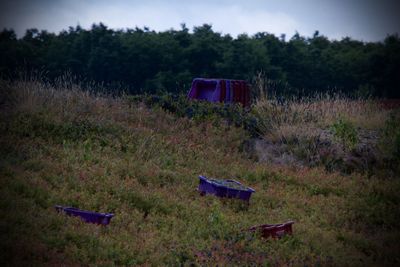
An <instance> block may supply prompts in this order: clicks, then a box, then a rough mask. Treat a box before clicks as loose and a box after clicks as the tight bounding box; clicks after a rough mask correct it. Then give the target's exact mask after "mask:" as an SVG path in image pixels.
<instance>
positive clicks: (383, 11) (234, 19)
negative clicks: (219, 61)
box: [0, 0, 400, 41]
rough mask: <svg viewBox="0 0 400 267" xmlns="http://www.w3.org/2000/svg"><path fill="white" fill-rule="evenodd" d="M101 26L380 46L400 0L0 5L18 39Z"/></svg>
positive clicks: (4, 24) (0, 15)
mask: <svg viewBox="0 0 400 267" xmlns="http://www.w3.org/2000/svg"><path fill="white" fill-rule="evenodd" d="M99 22H103V23H104V24H105V25H107V26H108V27H110V28H114V29H125V28H134V27H135V26H138V27H140V28H142V27H143V26H148V27H150V29H152V30H156V31H164V30H168V29H171V28H175V29H179V28H180V24H181V23H186V25H187V27H188V28H190V29H192V27H193V26H200V25H202V24H204V23H209V24H212V25H213V29H214V30H215V31H218V32H222V33H223V34H231V35H232V36H237V34H240V33H248V34H250V35H251V34H254V33H256V32H270V33H274V34H276V35H278V36H279V35H281V34H283V33H284V34H286V35H287V36H288V37H289V38H290V37H291V36H292V35H293V34H294V33H295V32H296V31H297V32H299V33H300V34H301V35H305V36H311V35H312V34H313V33H314V32H315V30H319V32H320V33H321V34H323V35H325V36H328V37H329V38H331V39H341V38H342V37H345V36H350V37H352V38H354V39H358V40H363V41H379V40H383V39H384V38H385V37H386V36H387V34H393V33H399V32H400V0H399V1H396V0H276V1H273V0H243V1H239V0H231V1H228V0H198V1H193V0H184V1H178V0H155V1H150V0H149V1H144V0H143V1H137V0H114V1H112V0H30V1H29V0H27V1H24V0H14V1H11V0H0V29H3V28H8V29H10V28H12V29H14V30H15V31H16V33H17V34H18V36H19V37H21V36H22V35H23V34H24V32H25V30H26V29H27V28H37V29H45V30H48V31H50V32H59V31H60V30H62V29H67V28H68V27H69V26H76V25H78V24H79V25H80V26H82V27H83V28H89V27H90V26H91V24H93V23H99Z"/></svg>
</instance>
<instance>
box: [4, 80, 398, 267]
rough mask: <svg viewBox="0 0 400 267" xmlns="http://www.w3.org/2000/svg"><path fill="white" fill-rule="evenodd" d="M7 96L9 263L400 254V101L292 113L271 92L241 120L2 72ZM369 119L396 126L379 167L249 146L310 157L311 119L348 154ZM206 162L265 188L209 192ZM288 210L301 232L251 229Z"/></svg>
mask: <svg viewBox="0 0 400 267" xmlns="http://www.w3.org/2000/svg"><path fill="white" fill-rule="evenodd" d="M319 103H321V102H319ZM332 103H333V104H334V102H332V101H331V102H329V101H328V102H327V104H325V105H324V106H323V107H327V106H328V105H330V104H332ZM0 104H1V115H0V116H1V120H0V132H1V138H0V148H1V150H0V151H1V162H0V183H1V186H0V190H1V192H0V194H1V200H0V210H1V217H2V219H1V220H0V234H1V239H2V242H1V243H0V250H1V256H0V263H1V264H2V265H3V266H4V265H13V266H15V265H18V266H26V265H40V266H43V265H52V266H54V265H57V266H58V265H67V266H70V265H72V266H74V265H94V266H110V265H111V266H112V265H125V266H131V265H143V266H159V265H172V266H176V265H191V264H194V265H213V266H215V265H219V266H225V265H265V266H315V265H320V266H321V265H322V266H396V265H397V266H398V265H399V264H400V256H399V255H400V254H399V253H398V252H399V245H398V240H399V239H400V231H399V228H400V216H399V215H400V211H399V203H400V196H399V193H398V192H399V190H400V180H399V177H398V175H397V172H396V170H397V169H396V168H397V167H398V166H397V163H398V161H397V159H398V158H396V157H397V156H398V154H396V153H399V151H397V150H396V144H397V143H396V142H400V141H399V140H400V139H399V140H397V139H398V137H396V136H397V135H393V134H392V133H396V132H397V131H398V124H397V118H398V117H396V116H398V115H397V113H390V112H389V111H387V112H386V111H381V112H380V113H375V111H379V108H378V109H374V110H373V112H371V114H374V115H373V116H372V115H371V114H368V113H365V109H361V110H358V111H357V110H356V109H354V114H352V113H349V112H347V114H348V117H346V118H343V117H333V118H331V117H330V116H331V115H332V114H336V113H334V112H333V111H331V112H330V111H325V113H321V114H320V117H318V118H322V119H315V117H313V114H316V113H313V114H311V115H310V114H309V115H307V111H309V110H311V108H312V107H315V109H316V110H318V112H323V109H320V108H319V106H317V102H315V103H314V104H312V103H310V104H308V106H304V107H302V109H299V107H301V106H300V105H298V106H294V105H292V106H291V107H289V108H291V111H290V112H289V111H288V109H284V108H283V107H282V106H280V105H277V104H273V103H271V102H268V103H267V102H259V103H256V105H255V106H254V107H253V110H252V111H250V115H251V116H252V117H251V118H249V119H248V122H247V120H242V119H240V123H236V125H235V123H230V122H229V120H227V119H218V118H219V117H221V116H219V117H218V116H217V115H215V114H216V113H218V112H216V113H215V112H214V113H210V114H211V115H212V116H211V115H210V114H209V115H210V116H208V115H207V114H208V113H207V112H205V113H204V112H203V113H201V114H203V115H202V116H197V117H196V116H192V115H193V114H192V113H191V114H192V115H190V116H184V112H183V113H182V114H179V116H178V115H177V110H176V109H175V110H174V112H172V111H171V110H170V109H168V108H165V107H164V108H163V107H161V106H159V105H153V106H151V105H147V104H146V103H145V102H143V101H141V100H139V101H138V99H132V97H126V96H122V97H110V96H107V95H100V94H93V93H90V92H88V91H83V90H81V89H80V88H79V86H75V85H68V86H66V85H58V86H50V85H46V84H43V83H41V82H36V81H20V82H12V83H9V82H4V81H2V82H1V98H0ZM338 105H339V104H338V103H337V106H338ZM348 105H352V103H351V102H348ZM369 107H370V106H368V108H369ZM332 108H333V107H332ZM282 109H283V110H284V111H283V112H282ZM293 110H294V111H293ZM273 112H275V113H273ZM296 112H297V113H296ZM295 113H296V114H297V115H293V114H295ZM364 113H365V114H364ZM213 114H214V115H215V116H214V115H213ZM238 114H239V113H238ZM271 114H272V115H271ZM285 114H286V115H285ZM324 114H325V115H324ZM239 115H240V114H239ZM288 115H290V116H291V117H290V118H292V120H291V119H290V118H289V117H288ZM292 115H293V116H292ZM240 116H242V115H240ZM240 116H239V117H240ZM360 116H364V117H361V118H360ZM365 116H368V117H369V118H370V122H371V123H369V124H368V125H365V124H366V121H365V119H364V118H365ZM374 116H375V117H374ZM240 118H242V117H240ZM293 118H297V120H296V121H294V120H293ZM315 120H316V121H315ZM231 121H233V122H236V121H237V120H236V119H234V118H231ZM254 122H256V126H257V127H256V126H254V125H253V124H254ZM311 122H312V123H311ZM363 123H364V124H363ZM251 125H253V126H251ZM316 125H317V126H318V127H315V126H316ZM349 125H350V126H349ZM237 126H240V127H237ZM289 126H290V127H289ZM294 126H297V127H298V128H297V129H296V128H294ZM306 126H309V127H306ZM301 127H303V128H301ZM359 127H363V129H364V128H365V129H367V130H371V131H377V132H379V133H380V134H379V135H380V136H385V134H386V135H387V136H388V137H387V138H386V139H382V140H383V141H379V140H381V139H379V140H378V139H377V140H378V141H377V142H376V143H377V147H380V145H381V144H383V145H382V147H383V148H382V149H380V150H379V151H382V154H379V153H381V152H379V153H377V154H376V155H378V156H379V155H385V156H382V157H378V156H376V160H375V161H373V162H371V163H369V164H372V165H374V166H380V167H379V168H372V169H371V171H361V170H359V169H357V168H354V169H352V171H348V169H346V168H345V169H343V168H342V167H340V168H328V167H329V166H331V165H329V164H325V163H326V162H325V161H324V160H323V159H320V160H319V161H315V162H317V163H318V164H311V163H313V162H314V161H313V162H311V160H310V159H311V158H312V157H307V155H305V156H302V159H306V160H303V161H302V164H300V165H285V164H276V163H274V162H272V161H260V160H257V156H256V157H254V155H251V154H252V153H251V152H249V151H248V150H247V149H246V143H248V140H251V139H252V138H254V133H257V134H258V138H261V139H264V140H266V142H268V143H274V142H275V143H276V142H281V143H282V144H284V145H285V149H284V150H285V151H286V152H287V151H289V152H290V151H292V152H293V153H292V154H294V155H297V157H298V158H300V157H301V155H303V154H304V153H303V152H304V151H313V153H314V154H315V153H317V152H318V153H320V152H321V151H320V150H318V149H319V147H318V149H317V150H310V149H309V147H307V149H305V150H304V149H303V150H302V151H303V152H301V151H300V152H301V153H300V152H299V147H300V148H302V146H301V144H303V142H302V141H301V140H303V139H302V138H303V137H302V136H299V132H300V130H299V129H309V130H310V131H312V132H313V133H315V132H317V133H318V134H317V135H309V136H319V138H320V139H321V138H322V139H323V137H324V136H326V135H327V134H326V131H324V129H330V130H331V131H330V133H331V136H328V137H327V138H331V137H332V138H333V139H334V140H336V141H332V144H334V143H335V142H336V143H337V144H336V143H335V144H336V145H335V147H334V148H335V149H342V150H341V151H344V152H343V153H346V151H347V152H349V151H353V150H354V149H355V148H357V147H359V144H360V143H362V142H358V141H359V139H360V137H359V136H358V134H356V137H354V131H353V130H352V129H353V128H354V129H356V131H357V133H358V132H360V130H359ZM396 127H397V128H396ZM252 129H253V130H254V132H252ZM318 129H319V130H318ZM321 129H322V130H321ZM343 129H344V130H343ZM305 132H307V131H305ZM387 132H389V133H388V134H387ZM399 136H400V135H399ZM353 137H354V138H355V139H354V138H353ZM396 138H397V139H396ZM324 140H325V139H324ZM324 142H325V141H324ZM324 142H322V141H321V143H322V144H326V142H325V143H324ZM384 144H386V146H385V145H384ZM388 144H389V145H388ZM311 147H312V146H311ZM322 148H324V149H326V148H327V146H324V147H322ZM322 148H321V149H322ZM329 148H330V146H329ZM335 151H336V150H335ZM295 152H296V153H297V154H296V153H295ZM282 153H284V152H282ZM306 154H307V153H306ZM314 154H313V155H314ZM339 154H340V153H339ZM334 155H335V157H336V155H337V154H334ZM346 155H347V154H346ZM346 155H345V156H346ZM328 159H329V160H330V158H328ZM361 159H364V158H363V157H361ZM381 159H382V160H381ZM383 159H384V160H383ZM329 160H328V161H329ZM310 162H311V163H310ZM329 162H330V161H329ZM338 162H342V163H343V162H345V160H342V161H340V159H339V161H338ZM385 162H389V163H390V164H389V165H387V164H386V163H385ZM306 163H307V164H306ZM308 163H310V164H308ZM385 164H386V165H385ZM339 165H340V164H339ZM342 165H343V166H347V165H345V164H344V163H343V164H342ZM342 165H340V166H342ZM335 166H336V165H335ZM362 166H364V165H362ZM375 169H377V170H375ZM198 175H206V176H211V177H217V178H233V179H237V180H239V181H241V182H242V183H244V184H245V185H248V186H250V187H252V188H254V189H255V190H256V193H254V194H253V196H252V198H251V201H250V205H249V206H246V205H243V204H242V203H240V201H235V200H221V199H218V198H216V197H213V196H204V197H202V196H200V195H199V193H198V192H197V190H196V189H197V185H198V178H197V177H198ZM54 205H64V206H74V207H78V208H81V209H86V210H94V211H99V212H112V213H114V214H115V217H114V218H113V219H112V220H111V223H110V225H108V226H106V227H102V226H97V225H93V224H85V223H83V222H81V221H80V220H79V219H77V218H72V217H67V216H64V215H63V214H59V213H57V212H56V211H55V209H54ZM287 220H293V221H295V224H294V226H293V229H294V234H293V235H292V236H285V237H283V238H282V239H279V240H264V239H262V238H260V237H259V236H257V235H252V234H250V233H248V232H246V231H245V229H248V228H250V227H251V226H254V225H257V224H265V223H281V222H285V221H287Z"/></svg>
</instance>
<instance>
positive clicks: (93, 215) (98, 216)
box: [55, 205, 114, 225]
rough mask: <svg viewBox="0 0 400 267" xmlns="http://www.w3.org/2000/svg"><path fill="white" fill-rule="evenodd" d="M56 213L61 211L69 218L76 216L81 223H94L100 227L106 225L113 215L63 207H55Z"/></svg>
mask: <svg viewBox="0 0 400 267" xmlns="http://www.w3.org/2000/svg"><path fill="white" fill-rule="evenodd" d="M55 208H56V210H57V211H58V212H61V211H63V212H64V213H65V214H67V215H69V216H77V217H80V218H81V219H82V220H83V221H85V222H87V223H95V224H101V225H107V224H109V223H110V220H111V218H112V217H114V214H113V213H99V212H93V211H87V210H80V209H77V208H72V207H63V206H58V205H57V206H55Z"/></svg>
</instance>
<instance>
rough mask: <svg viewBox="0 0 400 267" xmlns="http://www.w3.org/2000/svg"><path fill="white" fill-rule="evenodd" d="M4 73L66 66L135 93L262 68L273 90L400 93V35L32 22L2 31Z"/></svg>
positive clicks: (180, 88)
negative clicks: (45, 26)
mask: <svg viewBox="0 0 400 267" xmlns="http://www.w3.org/2000/svg"><path fill="white" fill-rule="evenodd" d="M0 59H1V60H0V75H1V76H2V77H3V78H14V77H15V75H16V73H18V71H21V70H23V71H25V72H26V71H27V72H30V71H34V70H35V71H40V72H41V73H42V74H43V75H45V76H46V77H47V78H48V79H49V80H52V79H54V78H56V77H59V76H60V75H63V74H64V73H66V72H69V73H72V74H73V75H75V76H76V77H78V79H80V80H81V81H83V82H85V81H95V82H102V83H104V84H105V85H109V86H110V87H112V86H115V87H117V85H122V86H124V87H126V88H129V91H130V92H131V93H142V92H149V93H154V92H158V91H167V92H173V93H179V92H184V91H187V90H188V88H189V86H190V83H191V80H192V79H193V78H194V77H223V78H231V79H246V80H248V81H252V79H253V77H254V76H255V74H257V73H259V72H260V71H262V72H263V74H264V75H265V77H267V78H268V80H269V81H273V82H269V83H268V84H269V86H270V89H271V90H275V91H276V93H277V94H280V93H284V92H285V93H297V94H298V93H301V94H312V93H314V92H316V91H317V92H325V91H332V90H334V91H341V92H344V93H348V94H364V95H365V94H372V95H375V96H381V97H382V96H383V97H400V39H399V37H398V36H397V35H391V36H388V37H387V38H386V39H385V40H384V41H383V42H368V43H366V42H361V41H357V40H353V39H351V38H343V39H342V40H340V41H337V40H333V41H331V40H329V39H328V38H326V37H325V36H322V35H320V34H319V33H318V32H315V34H314V35H313V36H312V37H304V36H301V35H299V34H297V33H296V34H295V35H294V36H292V37H291V38H290V39H286V37H285V36H284V35H282V36H279V37H276V36H275V35H273V34H269V33H257V34H255V35H253V36H248V35H245V34H242V35H239V36H238V37H237V38H232V37H231V36H229V35H222V34H220V33H218V32H214V31H213V30H212V27H211V26H210V25H207V24H204V25H202V26H199V27H194V28H193V33H191V32H189V29H188V28H187V27H186V26H185V25H182V27H181V29H180V30H168V31H164V32H155V31H151V30H149V29H148V28H146V27H145V28H143V29H140V28H135V29H127V30H112V29H109V28H107V27H106V26H105V25H103V24H101V23H100V24H94V25H93V26H92V27H91V29H89V30H85V29H83V28H81V27H80V26H76V27H70V28H69V29H68V30H65V31H62V32H60V33H59V34H54V33H49V32H46V31H38V30H36V29H30V30H27V31H26V33H25V35H24V36H23V37H22V38H17V37H16V34H15V33H14V31H12V30H6V29H5V30H3V31H1V32H0Z"/></svg>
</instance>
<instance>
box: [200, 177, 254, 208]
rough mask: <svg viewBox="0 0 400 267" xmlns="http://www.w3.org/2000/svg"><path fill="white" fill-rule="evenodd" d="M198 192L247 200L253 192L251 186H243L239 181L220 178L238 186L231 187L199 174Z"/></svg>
mask: <svg viewBox="0 0 400 267" xmlns="http://www.w3.org/2000/svg"><path fill="white" fill-rule="evenodd" d="M199 179H200V183H199V188H198V190H199V192H200V194H201V195H206V194H210V195H215V196H217V197H226V198H238V199H241V200H244V201H247V202H248V201H249V200H250V197H251V194H252V193H254V192H255V190H254V189H253V188H250V187H246V186H243V185H242V184H241V183H239V182H238V181H235V180H221V181H222V182H224V183H226V184H229V183H234V184H236V185H238V186H239V187H240V189H239V188H231V187H229V186H226V185H224V184H221V183H217V182H216V181H215V180H214V179H209V178H207V177H205V176H202V175H200V176H199Z"/></svg>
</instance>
